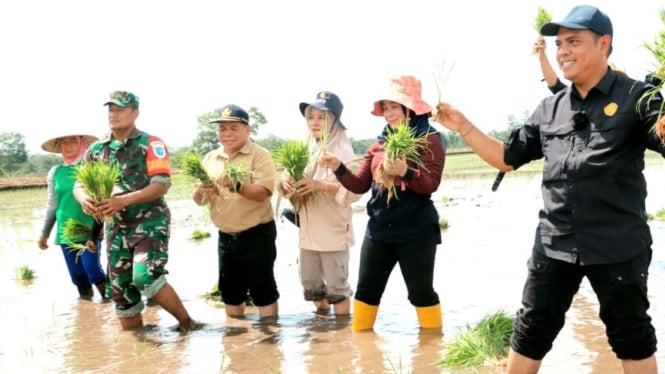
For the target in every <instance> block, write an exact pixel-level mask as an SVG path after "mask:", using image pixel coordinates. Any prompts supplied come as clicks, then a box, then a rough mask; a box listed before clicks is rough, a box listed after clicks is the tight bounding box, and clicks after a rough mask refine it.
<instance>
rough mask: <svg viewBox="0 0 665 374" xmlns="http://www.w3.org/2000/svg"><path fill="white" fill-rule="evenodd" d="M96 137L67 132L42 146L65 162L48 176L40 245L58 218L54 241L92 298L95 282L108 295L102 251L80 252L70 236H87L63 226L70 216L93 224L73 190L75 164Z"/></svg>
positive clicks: (81, 289) (76, 282)
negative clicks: (70, 233) (68, 231)
mask: <svg viewBox="0 0 665 374" xmlns="http://www.w3.org/2000/svg"><path fill="white" fill-rule="evenodd" d="M95 140H97V138H96V137H94V136H92V135H82V134H67V135H63V136H59V137H56V138H52V139H49V140H47V141H46V142H44V144H42V149H43V150H45V151H46V152H51V153H59V154H61V155H62V160H63V163H62V164H61V165H55V166H53V167H52V168H51V170H49V172H48V176H47V177H46V182H47V187H48V200H47V203H46V217H45V219H44V226H43V228H42V234H41V237H40V238H39V240H38V245H39V248H41V249H46V248H48V244H47V240H48V237H49V234H50V233H51V230H52V229H53V226H54V225H55V223H56V222H57V229H56V237H55V244H58V245H60V247H61V248H62V254H63V255H64V257H65V263H66V264H67V270H68V271H69V276H70V277H71V279H72V283H74V285H75V286H76V287H77V289H78V292H79V295H80V296H81V298H83V299H91V298H92V296H93V291H92V285H95V287H96V288H97V290H98V291H99V294H100V295H101V296H102V299H106V293H105V283H106V282H105V281H106V274H105V273H104V270H103V268H102V265H101V262H100V251H99V250H98V251H95V252H94V253H93V252H91V251H89V250H85V251H82V254H80V255H78V251H77V250H76V249H72V248H71V247H70V246H69V245H68V243H71V240H72V239H74V242H75V243H82V244H85V242H86V241H87V240H88V238H87V237H82V238H71V239H70V238H65V237H64V234H63V228H64V226H65V223H66V222H67V220H69V219H74V220H77V221H79V222H81V223H83V224H84V225H86V226H90V227H91V226H92V222H93V218H92V216H89V215H87V214H85V213H83V210H82V209H81V205H80V204H79V203H78V201H76V199H75V198H74V196H73V193H72V191H73V188H74V181H75V179H76V178H75V173H76V170H75V166H76V165H78V164H79V163H80V162H81V158H82V156H83V153H84V152H85V150H86V149H87V147H88V146H89V145H90V144H91V143H92V142H94V141H95ZM96 245H97V248H100V245H101V241H98V242H97V243H96Z"/></svg>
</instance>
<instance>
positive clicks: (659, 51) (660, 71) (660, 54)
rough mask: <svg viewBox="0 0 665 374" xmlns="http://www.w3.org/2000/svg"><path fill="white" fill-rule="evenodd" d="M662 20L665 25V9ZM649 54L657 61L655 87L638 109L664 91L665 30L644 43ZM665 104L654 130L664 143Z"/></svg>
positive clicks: (664, 103) (653, 79) (646, 92)
mask: <svg viewBox="0 0 665 374" xmlns="http://www.w3.org/2000/svg"><path fill="white" fill-rule="evenodd" d="M660 19H661V21H662V22H663V24H665V8H663V9H661V11H660ZM644 46H645V47H646V49H647V50H649V52H651V54H652V55H653V57H654V58H655V59H656V63H657V65H656V69H655V70H654V72H653V73H651V77H652V79H651V83H653V84H654V86H653V87H651V88H650V89H648V90H647V91H645V92H644V93H643V94H642V96H641V97H640V98H639V100H638V101H637V107H638V109H640V108H641V107H642V105H644V104H647V105H648V104H649V103H650V101H651V100H653V99H654V98H655V97H656V95H658V94H659V93H660V92H661V91H662V89H663V81H665V29H663V30H660V32H658V34H657V35H656V38H655V39H654V42H653V43H644ZM645 101H646V102H645ZM664 114H665V102H661V104H660V107H659V108H658V120H657V121H656V123H655V124H654V126H653V128H652V130H653V131H654V132H655V133H656V135H658V137H659V138H660V140H661V142H662V143H665V116H664Z"/></svg>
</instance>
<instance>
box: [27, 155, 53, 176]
mask: <svg viewBox="0 0 665 374" xmlns="http://www.w3.org/2000/svg"><path fill="white" fill-rule="evenodd" d="M60 164H62V156H60V155H56V154H52V153H49V154H37V155H32V156H30V157H29V158H28V160H27V161H26V162H24V163H23V164H21V167H20V168H19V169H18V170H17V172H16V174H18V175H29V174H35V175H46V174H48V171H49V170H50V169H51V168H52V167H53V166H55V165H60Z"/></svg>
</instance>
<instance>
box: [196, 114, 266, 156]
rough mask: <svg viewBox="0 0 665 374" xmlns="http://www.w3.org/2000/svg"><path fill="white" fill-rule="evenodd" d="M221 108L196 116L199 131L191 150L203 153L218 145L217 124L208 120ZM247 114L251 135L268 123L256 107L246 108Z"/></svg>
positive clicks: (216, 115) (217, 115)
mask: <svg viewBox="0 0 665 374" xmlns="http://www.w3.org/2000/svg"><path fill="white" fill-rule="evenodd" d="M222 109H223V108H217V109H215V110H213V111H210V112H207V113H204V114H202V115H200V116H199V118H198V128H199V132H198V134H196V138H194V141H193V142H192V147H191V148H192V150H193V151H194V152H196V153H198V154H200V155H204V154H206V153H208V152H210V151H212V150H213V149H216V148H217V147H219V142H218V141H217V126H218V125H217V124H215V123H210V120H211V119H213V118H217V117H219V116H220V115H221V112H222ZM247 114H249V123H250V126H251V127H252V135H256V134H258V131H259V127H260V126H263V125H265V124H266V123H268V121H267V120H266V117H265V116H264V115H263V113H262V112H261V110H260V109H259V108H257V107H254V106H251V107H249V109H248V110H247Z"/></svg>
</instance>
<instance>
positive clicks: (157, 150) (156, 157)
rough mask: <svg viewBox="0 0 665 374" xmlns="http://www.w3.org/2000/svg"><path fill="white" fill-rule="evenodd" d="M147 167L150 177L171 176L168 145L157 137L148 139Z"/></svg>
mask: <svg viewBox="0 0 665 374" xmlns="http://www.w3.org/2000/svg"><path fill="white" fill-rule="evenodd" d="M146 166H147V169H148V175H149V176H153V175H157V174H167V175H171V165H170V163H169V153H168V151H167V149H166V145H165V144H164V142H163V141H162V140H161V139H160V138H158V137H156V136H151V137H150V138H148V151H147V153H146Z"/></svg>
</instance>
